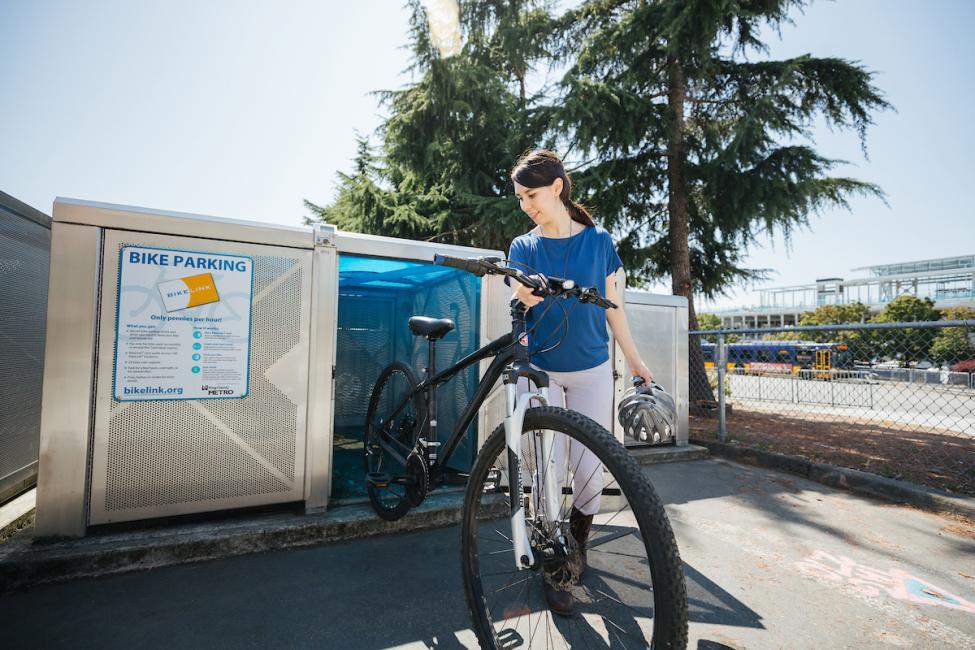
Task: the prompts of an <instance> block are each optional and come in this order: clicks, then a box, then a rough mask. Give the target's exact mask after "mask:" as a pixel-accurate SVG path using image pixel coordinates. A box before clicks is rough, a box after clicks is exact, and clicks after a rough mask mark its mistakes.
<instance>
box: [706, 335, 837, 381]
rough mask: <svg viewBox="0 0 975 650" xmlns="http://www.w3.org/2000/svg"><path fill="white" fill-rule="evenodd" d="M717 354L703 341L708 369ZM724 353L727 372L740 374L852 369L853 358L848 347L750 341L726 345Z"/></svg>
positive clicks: (713, 348) (793, 342) (709, 344)
mask: <svg viewBox="0 0 975 650" xmlns="http://www.w3.org/2000/svg"><path fill="white" fill-rule="evenodd" d="M715 350H717V345H715V344H714V343H711V342H709V341H703V340H702V341H701V352H703V353H704V366H705V367H706V368H714V355H715ZM725 350H726V352H727V355H728V369H729V370H737V371H739V372H741V371H745V372H749V373H756V374H758V373H762V374H791V375H797V374H799V371H801V370H817V371H827V372H828V371H830V370H834V369H851V368H853V355H852V353H851V352H850V349H849V346H848V345H847V344H845V343H815V342H812V341H750V342H746V343H728V344H725Z"/></svg>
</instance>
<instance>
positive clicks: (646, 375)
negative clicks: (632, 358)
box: [630, 361, 653, 384]
mask: <svg viewBox="0 0 975 650" xmlns="http://www.w3.org/2000/svg"><path fill="white" fill-rule="evenodd" d="M630 373H631V374H632V376H634V377H636V376H637V375H639V376H641V377H643V380H644V381H645V382H647V383H648V384H649V383H650V382H652V381H653V373H652V372H650V368H647V364H645V363H643V362H642V361H640V362H638V363H635V364H632V365H630Z"/></svg>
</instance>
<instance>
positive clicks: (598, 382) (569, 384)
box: [518, 361, 613, 515]
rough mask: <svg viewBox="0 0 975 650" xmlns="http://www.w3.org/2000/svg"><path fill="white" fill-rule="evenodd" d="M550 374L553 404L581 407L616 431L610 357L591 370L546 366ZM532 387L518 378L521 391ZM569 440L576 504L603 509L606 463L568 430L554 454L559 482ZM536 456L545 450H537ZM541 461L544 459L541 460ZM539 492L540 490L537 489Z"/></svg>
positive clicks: (586, 512) (584, 509)
mask: <svg viewBox="0 0 975 650" xmlns="http://www.w3.org/2000/svg"><path fill="white" fill-rule="evenodd" d="M545 373H546V374H548V378H549V392H548V400H549V405H550V406H561V407H564V408H567V409H569V410H571V411H578V412H579V413H582V414H583V415H585V416H587V417H589V418H591V419H593V420H595V421H596V422H597V423H598V424H600V425H602V426H603V427H605V428H606V429H607V430H609V431H612V427H613V371H612V367H611V365H610V362H609V361H606V362H605V363H602V364H600V365H598V366H596V367H595V368H589V369H588V370H577V371H574V372H556V371H554V370H546V371H545ZM527 391H528V380H527V379H525V378H524V377H521V378H519V379H518V394H519V395H521V394H522V393H525V392H527ZM567 440H568V442H569V466H571V469H572V494H573V505H575V507H576V508H577V509H578V510H579V511H580V512H582V514H584V515H594V514H596V513H597V512H599V497H600V495H601V494H602V491H603V471H602V464H601V463H600V462H599V459H598V458H596V455H595V454H594V453H592V452H591V451H589V450H588V449H587V448H586V447H584V446H583V445H581V444H579V442H578V441H576V440H572V439H570V438H568V437H567V436H566V435H565V434H556V436H555V441H554V442H555V445H554V450H553V452H552V453H553V455H554V457H555V465H556V467H558V468H559V470H560V471H559V476H558V483H559V484H560V485H562V484H564V482H565V471H566V467H567V466H566V462H565V443H566V441H567ZM535 458H536V459H541V454H540V453H537V452H536V455H535ZM537 464H539V465H541V464H542V461H541V460H538V461H537ZM535 493H536V494H537V493H538V491H537V490H536V491H535Z"/></svg>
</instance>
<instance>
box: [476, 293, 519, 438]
mask: <svg viewBox="0 0 975 650" xmlns="http://www.w3.org/2000/svg"><path fill="white" fill-rule="evenodd" d="M511 292H512V289H511V287H509V286H508V285H506V284H505V283H504V279H503V278H501V277H500V276H497V275H492V276H484V278H482V280H481V345H482V346H484V345H487V344H488V343H490V342H491V341H493V340H494V339H496V338H498V337H499V336H501V335H503V334H504V333H505V332H510V331H511V307H510V306H509V301H510V300H511ZM489 365H491V359H485V360H484V361H482V362H481V367H480V376H481V377H483V376H484V372H485V371H486V370H487V368H488V366H489ZM503 388H504V384H502V383H501V382H500V381H499V382H497V385H496V386H495V387H494V390H492V391H491V393H490V394H489V395H488V397H487V399H485V400H484V403H483V404H482V405H481V408H480V409H479V410H478V412H477V448H478V449H480V448H481V446H482V445H483V444H484V441H485V440H487V437H488V436H489V435H491V432H492V431H494V428H495V427H496V426H498V425H499V424H501V422H502V421H503V420H504V408H505V402H504V390H503ZM499 404H500V406H499Z"/></svg>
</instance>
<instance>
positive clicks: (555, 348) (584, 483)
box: [508, 149, 653, 614]
mask: <svg viewBox="0 0 975 650" xmlns="http://www.w3.org/2000/svg"><path fill="white" fill-rule="evenodd" d="M511 180H512V182H513V183H514V187H515V196H517V197H518V202H519V204H520V205H521V209H522V210H523V211H524V212H525V214H527V215H528V216H529V217H531V219H532V221H533V222H534V223H535V227H534V228H532V229H531V230H530V231H529V232H527V233H526V234H524V235H521V236H519V237H516V238H515V239H514V241H512V242H511V248H510V250H509V252H508V260H509V263H510V264H512V265H515V266H517V267H518V268H520V269H521V270H523V271H525V272H527V273H529V274H530V275H536V274H539V275H541V276H555V277H560V278H568V279H572V280H575V282H576V284H577V285H578V286H584V287H596V288H597V289H598V290H599V292H600V293H601V294H602V295H603V296H605V297H606V298H608V299H609V300H611V301H612V302H613V303H615V304H617V305H620V304H622V303H621V300H620V296H619V293H618V292H617V290H616V283H615V279H614V275H615V273H616V271H617V270H618V269H619V268H620V267H621V266H623V263H622V262H621V261H620V257H619V254H617V252H616V248H615V247H614V245H613V240H612V238H611V237H610V235H609V233H608V232H607V231H606V230H604V229H603V228H600V227H599V226H597V225H596V224H595V223H594V222H593V220H592V217H591V216H590V214H589V212H588V211H587V210H586V208H585V207H583V206H582V205H580V204H578V203H576V202H574V201H573V200H572V199H571V191H572V181H571V180H569V176H568V174H566V172H565V167H564V166H563V164H562V160H561V159H559V157H558V156H557V155H556V154H555V153H553V152H551V151H548V150H546V149H535V150H532V151H529V152H527V153H525V154H524V155H522V156H521V157H520V158H519V159H518V161H517V163H516V164H515V167H514V169H513V170H512V171H511ZM512 297H513V298H517V299H518V300H520V301H521V302H522V303H524V304H525V305H526V306H527V307H529V311H528V316H527V327H528V331H529V332H530V333H531V334H530V336H529V344H528V346H529V352H530V353H531V354H532V357H531V360H532V364H533V365H534V366H536V367H538V368H541V369H542V370H544V371H546V373H547V374H548V376H549V379H550V388H549V402H550V404H551V405H553V406H564V407H565V408H568V409H570V410H573V411H578V412H579V413H582V414H583V415H586V416H588V417H589V418H591V419H593V420H595V421H596V422H598V423H599V424H601V425H602V426H603V427H605V428H606V429H607V430H610V431H612V428H613V369H612V367H611V363H610V358H609V336H608V334H607V332H606V323H607V322H609V326H610V328H611V329H612V330H613V336H614V337H615V338H616V341H617V343H619V346H620V348H621V349H622V350H623V355H624V356H625V357H626V362H627V364H628V365H629V368H630V372H631V373H633V374H634V375H639V376H641V377H643V378H644V379H645V380H646V381H647V383H649V382H650V380H651V379H652V378H653V374H652V373H651V372H650V369H649V368H648V367H647V365H646V364H645V363H644V362H643V359H641V358H640V353H639V351H637V349H636V344H634V342H633V336H632V335H631V334H630V327H629V325H628V324H627V322H626V314H625V313H624V312H623V310H622V309H621V308H617V309H610V310H603V309H601V308H599V307H596V306H594V305H584V304H578V301H577V300H576V299H574V298H573V299H570V300H560V301H559V303H560V304H551V303H552V302H553V301H554V300H555V299H553V298H551V297H547V298H545V299H542V298H540V297H538V296H535V295H533V294H532V293H531V290H530V289H528V288H527V287H524V286H522V285H517V289H516V290H515V292H514V295H513V296H512ZM563 307H564V309H563ZM526 390H528V383H527V380H526V379H524V378H523V379H521V380H520V382H519V391H520V392H524V391H526ZM565 441H566V440H565V437H564V436H559V437H558V439H557V440H556V449H555V452H554V453H555V454H557V457H560V458H562V459H564V453H565V449H564V447H565ZM569 462H570V463H571V466H572V467H573V468H574V471H573V507H572V512H571V514H570V517H569V527H570V530H571V532H572V536H573V537H574V538H575V539H576V541H577V542H578V544H579V546H580V548H581V549H582V554H583V565H585V545H586V540H587V539H588V537H589V529H590V527H591V525H592V519H593V515H594V514H596V513H597V512H598V511H599V496H600V494H601V493H602V487H603V486H602V471H601V466H600V463H599V460H598V459H597V458H596V456H595V455H594V454H593V453H592V452H591V451H589V450H588V449H586V448H585V447H583V446H582V445H580V444H578V443H576V442H575V441H570V442H569ZM558 464H559V465H563V466H564V463H561V462H558ZM545 587H546V589H545V596H546V600H547V601H548V603H549V606H550V607H551V608H552V609H553V610H554V611H556V612H557V613H560V614H570V613H571V612H572V611H573V607H574V599H573V597H572V594H571V592H569V591H559V590H557V589H555V588H553V587H552V586H551V585H549V583H548V582H546V583H545Z"/></svg>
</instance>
